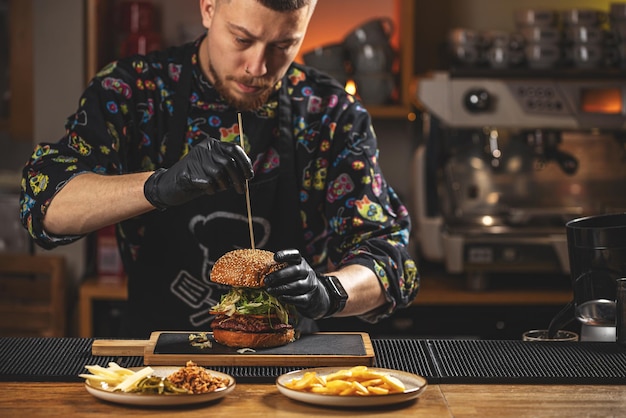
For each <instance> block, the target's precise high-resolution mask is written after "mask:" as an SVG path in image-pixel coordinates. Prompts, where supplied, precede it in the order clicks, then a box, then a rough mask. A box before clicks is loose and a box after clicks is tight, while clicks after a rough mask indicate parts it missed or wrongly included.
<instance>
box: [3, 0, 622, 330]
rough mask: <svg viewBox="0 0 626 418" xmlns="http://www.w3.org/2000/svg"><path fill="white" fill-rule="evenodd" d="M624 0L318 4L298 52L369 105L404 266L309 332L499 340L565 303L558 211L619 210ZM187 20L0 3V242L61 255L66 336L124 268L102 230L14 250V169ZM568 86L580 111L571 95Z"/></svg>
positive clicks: (185, 34)
mask: <svg viewBox="0 0 626 418" xmlns="http://www.w3.org/2000/svg"><path fill="white" fill-rule="evenodd" d="M624 10H626V3H623V4H622V3H618V2H615V1H609V0H439V1H435V2H433V1H427V0H342V1H333V0H319V2H318V6H317V11H316V13H315V15H314V17H313V20H312V22H311V26H310V28H309V32H308V34H307V37H306V40H305V42H304V44H303V46H302V49H301V55H300V56H299V57H298V60H299V61H301V62H306V63H307V64H311V65H314V66H318V67H319V68H320V69H323V70H324V71H327V72H329V73H331V74H333V75H334V76H336V77H337V78H338V79H340V80H341V81H342V82H345V84H346V89H348V90H350V91H351V92H354V93H355V94H357V95H358V96H359V97H361V99H362V100H363V102H364V103H365V104H366V105H367V107H368V108H369V109H370V112H371V114H372V116H373V118H374V127H375V129H376V131H377V133H378V136H379V145H380V150H381V159H380V161H381V165H382V167H383V169H384V171H385V174H386V177H387V180H388V181H389V182H390V183H391V185H392V186H393V187H394V189H395V190H396V191H397V192H398V193H399V194H400V196H401V197H402V198H403V200H404V201H405V203H406V204H407V206H409V209H410V211H411V215H412V219H413V224H414V231H413V240H412V246H411V251H413V253H414V254H415V257H416V259H417V260H418V262H419V265H420V270H421V272H422V278H423V279H422V290H421V292H420V295H418V298H417V300H416V303H415V305H414V307H411V308H410V309H407V310H405V311H402V312H399V313H398V314H397V315H395V316H394V317H392V318H389V319H388V320H386V321H384V322H382V323H380V324H375V325H371V324H365V323H363V322H360V321H358V320H328V321H325V322H324V323H323V324H322V325H323V327H324V328H325V329H328V330H335V329H359V330H364V331H368V332H370V333H371V334H372V335H373V336H377V335H383V334H384V335H389V334H393V335H397V336H399V337H401V336H408V335H411V336H415V335H418V336H438V337H450V338H454V337H465V338H467V337H470V338H515V339H517V338H519V337H520V336H521V333H522V332H523V331H525V330H527V329H531V328H546V327H547V325H548V323H549V322H550V319H551V318H552V317H553V316H554V315H555V314H556V313H557V312H558V311H559V310H560V309H561V308H562V306H563V305H564V304H565V303H567V302H568V301H569V300H570V299H571V289H570V283H569V276H568V274H569V271H568V266H567V249H566V247H565V246H564V242H565V241H564V240H565V238H564V234H565V230H564V224H565V222H566V221H567V220H568V219H572V218H573V217H576V216H581V215H586V214H599V213H605V212H612V211H624V210H626V204H625V203H624V199H625V198H624V197H623V195H624V193H623V191H622V190H623V184H624V180H626V168H625V167H626V164H625V160H626V157H625V151H624V128H625V127H626V124H625V114H626V109H624V107H623V106H624V94H625V91H626V90H625V89H626V87H625V86H624V85H625V83H626V82H625V80H624V77H623V75H621V74H622V73H623V70H624V68H626V41H625V42H624V43H622V39H626V29H625V28H624V26H623V25H626V24H624V23H621V22H620V21H621V20H624V21H626V12H625V11H624ZM202 31H203V28H202V26H201V24H200V19H199V14H198V2H197V0H179V1H176V2H174V1H166V0H152V1H148V0H145V1H125V0H124V1H122V0H117V1H113V0H110V1H105V0H55V1H50V0H0V150H1V152H0V253H1V254H8V255H12V254H13V255H20V254H33V253H34V254H39V255H46V256H49V255H53V256H55V257H57V256H58V257H60V258H62V259H63V260H64V262H65V273H64V280H65V284H64V289H65V296H66V298H65V300H64V302H63V307H62V309H61V310H62V313H61V315H62V317H63V321H64V322H65V324H66V327H65V328H64V331H63V332H64V333H65V334H67V335H81V336H91V335H96V336H107V335H113V334H115V330H116V326H117V323H116V318H117V316H118V315H119V310H120V309H121V307H122V306H123V304H124V297H125V290H124V273H123V270H121V269H120V265H119V259H118V258H117V253H116V248H115V243H114V241H113V239H112V236H111V233H110V231H109V230H103V231H100V232H99V233H97V234H92V236H89V237H88V238H87V239H85V240H82V241H80V242H78V243H76V244H74V245H70V246H67V247H64V248H59V249H55V250H53V251H42V250H41V249H38V248H34V247H33V246H32V244H31V243H30V242H29V240H28V238H27V236H26V234H25V232H24V230H23V228H22V227H21V225H20V224H19V220H18V211H19V207H18V195H19V182H20V176H21V173H20V172H21V168H22V166H23V164H24V162H25V161H26V160H27V158H28V156H29V154H30V152H31V151H32V148H33V146H34V144H36V143H39V142H42V141H55V140H57V139H58V138H59V137H60V136H61V135H62V134H63V123H64V120H65V118H66V117H67V116H68V115H70V114H71V113H72V112H73V111H74V109H75V108H76V106H77V101H78V98H79V97H80V94H81V92H82V90H83V88H84V87H85V85H86V83H87V81H88V80H89V78H90V77H91V76H93V74H94V73H95V72H96V71H97V70H98V69H99V68H101V67H102V66H103V65H105V64H106V63H107V62H109V61H110V60H113V59H115V58H116V57H117V56H122V55H126V54H130V53H134V52H146V51H149V50H150V49H153V48H157V47H167V46H169V45H174V44H179V43H182V42H186V41H190V40H193V39H195V38H196V37H197V36H199V35H200V34H201V33H202ZM381 34H382V35H381ZM557 82H559V83H561V84H559V83H557ZM494 92H495V94H494ZM583 93H585V94H583ZM587 93H588V94H587ZM582 99H584V101H585V103H584V104H585V106H586V108H584V109H581V108H577V107H576V106H574V105H573V103H574V101H577V100H582ZM613 103H616V104H613ZM606 106H608V108H606ZM611 106H613V107H611ZM615 106H617V107H615ZM520 109H522V110H523V111H520ZM581 112H582V113H581ZM1 267H2V266H0V270H1ZM0 278H1V277H0ZM0 286H1V285H0ZM0 289H2V288H1V287H0ZM0 293H2V292H0ZM7 295H8V294H7V293H6V292H4V295H3V296H0V303H6V300H5V299H6V298H8V297H9V296H7ZM24 303H26V302H24ZM2 332H3V331H2V330H0V334H1V333H2Z"/></svg>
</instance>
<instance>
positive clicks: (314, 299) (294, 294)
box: [264, 249, 331, 319]
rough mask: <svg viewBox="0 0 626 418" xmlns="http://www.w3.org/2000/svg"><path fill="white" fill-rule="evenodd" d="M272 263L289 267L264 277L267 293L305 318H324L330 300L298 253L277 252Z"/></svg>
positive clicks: (322, 285)
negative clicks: (285, 264)
mask: <svg viewBox="0 0 626 418" xmlns="http://www.w3.org/2000/svg"><path fill="white" fill-rule="evenodd" d="M274 260H275V261H276V262H278V263H287V264H288V265H287V267H285V268H283V269H280V270H277V271H275V272H274V273H271V274H268V275H267V276H266V277H265V282H264V283H265V287H266V290H267V292H268V293H270V294H272V295H274V296H276V297H277V298H278V299H279V300H280V301H281V302H283V303H287V304H291V305H293V306H295V308H296V309H297V310H298V312H300V313H301V314H302V315H304V316H306V317H309V318H312V319H320V318H324V317H325V316H326V315H327V314H328V311H329V310H330V306H331V300H330V296H329V294H328V291H327V290H326V286H324V284H323V283H322V282H321V281H320V279H319V278H318V276H317V273H316V272H315V270H313V269H312V268H311V266H309V263H307V262H306V260H305V259H304V258H302V256H301V255H300V252H299V251H298V250H295V249H292V250H283V251H278V252H276V254H274Z"/></svg>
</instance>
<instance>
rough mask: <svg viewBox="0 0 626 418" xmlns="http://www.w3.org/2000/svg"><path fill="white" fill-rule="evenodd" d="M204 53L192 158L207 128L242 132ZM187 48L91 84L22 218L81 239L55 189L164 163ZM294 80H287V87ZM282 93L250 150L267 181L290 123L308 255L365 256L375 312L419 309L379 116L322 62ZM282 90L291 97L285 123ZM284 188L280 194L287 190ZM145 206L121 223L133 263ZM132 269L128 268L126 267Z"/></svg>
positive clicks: (53, 147) (29, 194) (350, 260)
mask: <svg viewBox="0 0 626 418" xmlns="http://www.w3.org/2000/svg"><path fill="white" fill-rule="evenodd" d="M200 41H201V39H199V40H197V41H196V42H195V43H194V44H195V48H196V49H195V51H196V52H195V53H194V54H193V57H192V64H193V78H192V87H191V96H190V107H189V113H188V118H187V121H188V123H187V125H188V126H187V132H186V138H185V142H184V144H183V147H182V148H183V149H182V152H181V157H182V156H184V155H185V154H186V153H187V152H188V150H189V148H190V147H193V146H194V144H196V143H198V142H200V141H202V140H203V139H205V138H206V137H213V138H217V139H220V140H221V141H239V129H238V125H237V116H236V110H235V109H233V108H232V107H230V106H229V105H228V104H227V103H226V102H225V101H224V100H223V99H222V98H221V97H220V96H219V94H217V92H216V91H215V89H214V88H213V86H212V85H211V83H210V82H209V81H208V80H207V79H206V78H205V76H204V75H203V73H202V71H201V69H200V66H199V63H198V56H197V46H198V45H199V42H200ZM183 49H184V47H173V48H170V49H167V50H165V51H159V52H153V53H150V54H148V55H146V56H133V57H129V58H124V59H121V60H119V61H116V62H113V63H111V64H109V65H108V66H106V67H105V68H104V69H102V70H101V71H100V72H99V73H98V74H97V75H96V76H95V77H94V79H93V80H92V81H91V82H90V84H89V86H88V87H87V88H86V90H85V92H84V93H83V96H82V97H81V99H80V103H79V107H78V110H77V111H76V113H75V114H73V115H72V116H71V117H70V118H68V120H67V122H66V125H65V126H66V133H65V135H64V136H63V137H62V138H61V139H60V140H59V141H58V142H56V143H42V144H40V145H38V146H37V147H36V148H35V150H34V153H33V154H32V157H31V158H30V160H29V161H28V163H27V165H26V167H25V168H24V171H23V179H22V185H21V189H22V193H21V199H20V205H21V210H20V213H21V220H22V223H23V224H24V226H25V228H26V229H27V230H28V232H29V233H30V235H31V236H32V237H33V239H34V240H35V242H36V243H37V244H38V245H40V246H41V247H43V248H48V249H49V248H53V247H55V246H58V245H62V244H68V243H71V242H74V241H76V240H78V239H80V238H81V236H55V235H52V234H48V233H46V231H45V230H44V228H43V223H42V222H43V218H44V216H45V213H46V208H47V207H48V205H49V203H50V201H51V199H52V198H53V196H54V194H55V192H57V191H58V190H59V189H60V188H62V187H63V186H64V185H65V184H66V183H67V181H69V180H70V179H72V178H73V177H74V176H76V175H79V174H81V173H85V172H92V173H98V174H103V175H118V174H124V173H133V172H139V171H150V170H154V169H156V168H158V167H159V166H160V165H161V163H162V161H163V155H164V153H165V151H166V149H167V145H168V141H167V135H168V132H169V130H170V128H171V123H172V115H173V112H174V111H173V101H174V98H175V96H176V89H177V84H178V82H179V77H180V74H181V66H182V61H183V56H184V54H183ZM285 83H286V85H287V88H286V89H283V90H279V89H278V87H280V86H281V85H284V84H285ZM279 84H280V85H279V86H277V90H276V92H275V93H274V94H273V95H272V96H271V98H270V100H269V101H268V102H267V103H266V104H265V105H264V106H263V107H262V108H261V109H260V110H257V111H255V112H247V113H246V114H245V116H244V121H245V126H246V128H245V129H244V131H245V135H244V140H245V150H246V152H247V153H248V155H249V156H250V158H251V160H252V161H253V168H254V172H255V177H254V179H253V180H252V182H253V183H254V182H262V181H263V179H264V176H265V175H269V174H270V173H271V172H272V171H273V170H276V169H277V167H278V166H279V165H280V159H279V158H278V156H277V152H276V150H275V149H274V148H273V146H272V143H273V142H272V141H273V140H274V138H276V137H277V136H278V131H279V128H281V127H287V128H288V130H289V131H288V132H289V133H290V135H291V140H292V141H293V144H294V148H295V155H293V156H292V158H293V161H294V163H293V165H294V167H295V173H294V176H295V178H296V184H297V187H298V189H299V196H298V199H299V208H293V210H294V211H298V212H299V213H300V218H301V221H302V233H303V240H304V243H305V246H304V248H300V250H301V253H302V254H303V256H304V257H305V258H306V259H307V260H308V261H309V263H310V264H311V265H312V266H313V267H314V268H316V269H324V268H325V267H326V266H327V265H329V264H330V263H332V265H333V266H335V267H336V268H340V267H342V266H346V265H349V264H360V265H363V266H366V267H368V268H369V269H371V270H372V271H373V272H374V273H375V274H376V276H377V277H378V279H379V280H380V283H381V286H382V287H383V288H384V289H385V292H386V297H387V301H388V303H387V304H386V305H385V306H384V307H383V309H380V310H377V311H376V312H371V313H369V314H367V315H363V316H362V318H363V319H365V320H367V321H371V322H374V321H377V320H379V319H381V318H382V317H385V316H388V315H389V314H391V313H392V312H393V311H394V310H395V309H397V308H400V307H406V306H408V305H409V304H410V303H411V301H412V300H413V299H414V298H415V296H416V294H417V291H418V288H419V274H418V271H417V268H416V264H415V262H414V261H413V260H412V259H411V257H410V256H409V254H408V251H407V245H408V238H409V230H410V221H409V216H408V212H407V209H406V208H405V206H404V205H403V204H402V203H401V202H400V200H399V199H398V196H397V195H396V193H395V192H394V191H393V189H392V188H391V187H390V186H389V185H388V184H387V182H386V180H385V178H384V177H383V174H382V172H381V169H380V166H379V164H378V149H377V140H376V135H375V132H374V129H373V127H372V123H371V118H370V116H369V114H368V112H367V111H366V110H365V109H364V108H363V107H362V105H361V104H360V103H359V102H358V101H357V100H356V99H355V98H354V97H353V96H351V95H349V94H347V93H346V92H345V91H344V90H343V89H342V88H341V86H339V85H338V84H337V83H335V82H334V81H332V80H330V79H329V78H328V77H326V76H325V75H323V74H320V73H319V72H317V71H316V70H314V69H311V68H308V67H304V66H301V65H299V64H296V63H294V64H292V65H291V66H290V68H289V69H288V71H287V73H286V75H285V76H284V77H283V79H282V81H281V83H279ZM281 91H286V92H287V94H288V96H289V97H287V98H282V99H287V100H288V102H287V103H289V104H290V106H291V112H290V113H291V118H290V120H281V117H280V112H279V105H278V104H279V103H285V101H282V100H281V97H280V95H281V94H282V93H281ZM279 192H280V191H279ZM147 216H151V214H146V215H142V216H139V217H136V218H133V219H131V220H129V221H128V222H124V223H122V224H119V225H118V238H119V241H120V248H121V251H122V253H123V255H124V260H125V263H133V262H135V261H136V257H135V256H134V255H135V254H137V253H138V252H139V251H140V250H141V246H142V241H141V237H142V236H143V235H144V234H145V231H144V229H145V227H146V226H145V224H144V220H145V219H146V217H147ZM126 267H128V265H126Z"/></svg>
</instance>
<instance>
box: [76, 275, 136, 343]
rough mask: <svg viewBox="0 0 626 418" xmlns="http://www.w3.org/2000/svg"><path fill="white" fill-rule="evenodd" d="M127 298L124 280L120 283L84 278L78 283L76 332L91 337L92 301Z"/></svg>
mask: <svg viewBox="0 0 626 418" xmlns="http://www.w3.org/2000/svg"><path fill="white" fill-rule="evenodd" d="M126 299H128V289H127V286H126V280H123V281H121V282H120V283H103V282H102V281H99V280H98V279H97V278H90V279H87V280H85V281H84V282H83V283H82V284H81V285H80V293H79V300H78V309H79V312H80V315H79V320H78V322H79V323H78V333H79V336H80V337H87V338H89V337H93V303H94V301H98V300H109V301H124V300H126Z"/></svg>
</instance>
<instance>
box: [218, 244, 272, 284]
mask: <svg viewBox="0 0 626 418" xmlns="http://www.w3.org/2000/svg"><path fill="white" fill-rule="evenodd" d="M283 266H284V265H283V264H282V263H277V262H276V261H274V253H273V252H271V251H266V250H257V249H255V250H253V249H241V250H234V251H230V252H227V253H226V254H224V255H223V256H221V257H220V258H218V259H217V261H216V262H215V264H214V265H213V270H212V271H211V281H213V282H215V283H220V284H225V285H229V286H239V287H262V286H263V281H264V280H265V276H267V275H268V274H270V273H272V272H274V271H276V270H278V269H280V268H282V267H283Z"/></svg>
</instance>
